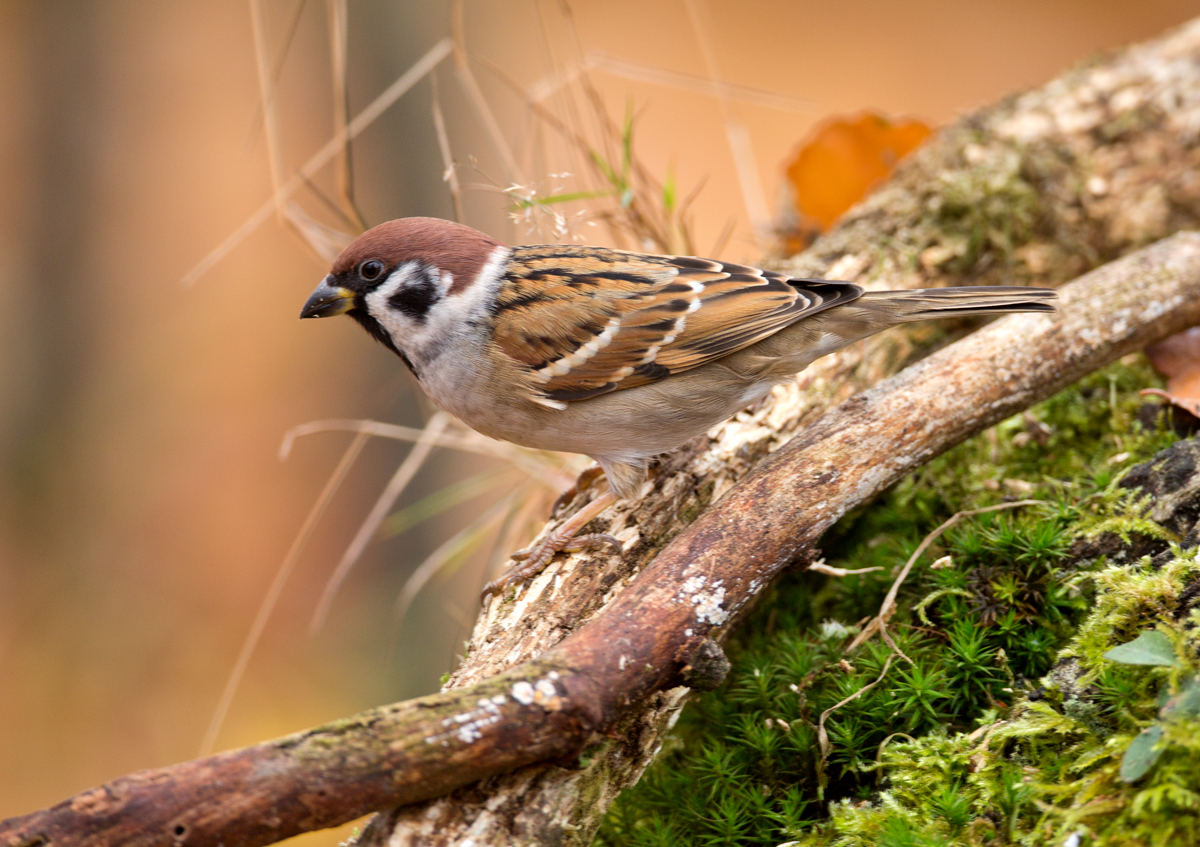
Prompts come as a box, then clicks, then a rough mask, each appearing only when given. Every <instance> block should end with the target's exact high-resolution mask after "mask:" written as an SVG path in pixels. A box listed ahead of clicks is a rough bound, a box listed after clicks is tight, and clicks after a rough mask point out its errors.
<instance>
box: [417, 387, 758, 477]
mask: <svg viewBox="0 0 1200 847" xmlns="http://www.w3.org/2000/svg"><path fill="white" fill-rule="evenodd" d="M770 388H771V383H769V382H766V381H761V380H755V381H743V380H741V379H740V378H738V377H737V376H736V375H734V374H732V373H731V372H729V371H728V369H725V368H721V367H720V366H708V367H704V368H698V369H696V371H692V372H688V373H684V374H677V375H675V376H673V377H671V378H670V379H669V380H665V381H661V382H657V383H651V384H649V385H643V386H638V387H637V388H628V389H624V390H622V391H614V392H611V393H609V394H604V395H601V396H599V397H594V398H592V399H590V400H582V401H576V402H572V403H568V404H567V408H566V409H562V410H557V409H548V408H545V407H543V406H541V405H538V404H536V403H533V402H531V401H529V400H526V399H524V398H521V397H517V396H509V397H504V398H496V397H494V396H492V397H491V398H490V399H488V400H487V401H485V402H472V399H471V398H472V397H476V398H478V397H479V396H480V395H478V394H472V393H468V394H467V395H464V394H463V393H461V392H459V393H456V394H455V396H454V398H453V400H452V402H449V403H446V402H440V401H439V405H441V406H442V407H443V408H445V409H446V410H447V411H449V412H450V413H451V414H454V415H456V416H457V417H458V418H460V419H461V420H462V421H463V422H464V423H466V424H468V425H469V426H471V427H472V428H473V429H476V430H478V431H479V432H482V433H483V434H484V435H487V436H490V437H492V438H497V439H500V440H503V441H510V442H513V443H515V444H521V445H523V446H526V447H533V448H537V449H542V450H557V451H562V452H567V453H584V454H586V455H588V456H592V457H593V458H597V459H599V458H604V459H609V460H613V461H618V462H635V461H637V460H640V459H644V458H647V457H649V456H654V455H657V454H659V453H666V452H668V451H670V450H674V449H675V448H676V447H678V446H680V445H681V444H683V443H684V442H686V441H688V440H690V439H692V438H694V437H696V436H697V435H700V434H702V433H704V432H707V431H708V430H709V429H711V428H712V427H713V426H715V425H716V424H719V423H721V422H722V421H724V420H726V419H727V418H729V417H731V416H733V415H734V414H736V413H737V412H738V411H740V410H741V409H743V408H745V407H746V406H748V405H749V404H751V403H753V402H755V401H757V400H758V399H760V398H761V397H762V396H764V395H765V394H766V393H767V392H768V391H769V390H770ZM436 399H439V398H436V397H435V400H436ZM485 407H486V408H485Z"/></svg>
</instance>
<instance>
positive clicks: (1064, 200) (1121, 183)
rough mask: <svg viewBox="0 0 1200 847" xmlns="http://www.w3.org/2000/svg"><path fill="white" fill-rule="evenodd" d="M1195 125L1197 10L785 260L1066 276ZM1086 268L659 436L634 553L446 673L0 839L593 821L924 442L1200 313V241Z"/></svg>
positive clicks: (1165, 172)
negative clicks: (713, 425)
mask: <svg viewBox="0 0 1200 847" xmlns="http://www.w3.org/2000/svg"><path fill="white" fill-rule="evenodd" d="M1198 136H1200V23H1193V24H1190V25H1188V26H1186V27H1184V28H1182V29H1180V30H1178V31H1176V32H1174V33H1172V34H1170V35H1168V36H1166V37H1164V38H1163V39H1160V40H1158V41H1156V42H1152V43H1150V44H1147V45H1143V46H1140V47H1136V48H1132V49H1131V50H1129V51H1126V52H1124V53H1121V54H1118V55H1116V56H1113V57H1111V58H1109V59H1106V60H1103V61H1099V62H1096V63H1094V64H1092V65H1090V66H1089V67H1086V68H1083V69H1080V70H1077V71H1074V72H1072V73H1070V74H1068V75H1067V76H1065V77H1063V78H1062V79H1060V80H1058V81H1056V82H1054V83H1052V84H1050V85H1049V86H1046V87H1045V88H1043V89H1040V90H1038V91H1034V92H1030V93H1028V94H1025V95H1022V96H1020V97H1015V98H1011V99H1009V100H1007V101H1005V102H1004V103H1002V104H1000V105H999V106H997V107H994V108H993V109H989V110H985V111H984V112H981V113H978V114H976V115H973V116H970V117H968V118H966V119H964V120H963V121H962V122H960V123H959V124H957V125H956V126H954V127H952V128H950V129H948V130H946V131H944V132H943V133H942V134H941V135H940V136H939V138H938V139H937V140H936V141H935V142H934V143H933V144H931V145H930V146H929V147H927V148H926V149H925V150H924V151H922V152H921V153H919V154H918V155H917V156H916V157H915V158H914V159H913V160H912V161H911V162H910V163H908V164H907V165H906V166H905V167H904V168H902V169H901V171H900V172H899V173H898V174H897V176H896V178H895V179H894V180H893V181H892V183H890V184H889V185H888V186H886V187H884V188H883V189H882V190H881V191H879V192H877V193H876V194H875V195H874V196H873V197H872V198H870V199H869V200H868V201H866V202H865V203H864V204H863V205H862V206H860V207H859V208H858V210H857V211H855V212H854V213H853V214H851V215H850V216H849V217H848V218H847V220H846V221H845V222H844V223H843V225H842V226H840V227H839V228H838V229H837V230H836V231H835V232H834V233H832V234H831V235H830V236H828V237H826V238H824V239H822V241H820V242H818V243H817V244H816V245H814V247H813V248H812V249H811V250H809V251H807V252H806V253H805V254H803V255H801V256H800V257H797V258H796V259H795V260H793V261H791V262H790V263H788V265H787V268H788V269H789V270H791V271H794V272H796V273H798V274H802V275H806V276H827V277H833V278H841V279H852V280H855V281H859V282H862V283H864V284H866V285H868V287H871V288H902V287H922V286H931V285H944V284H958V283H968V282H969V283H991V282H1024V281H1039V282H1043V283H1046V284H1052V283H1058V282H1061V281H1063V280H1065V279H1067V278H1070V277H1073V276H1074V275H1075V274H1076V273H1078V272H1079V271H1081V270H1084V269H1086V268H1088V267H1093V266H1095V265H1097V264H1099V263H1101V262H1104V261H1107V260H1109V259H1111V258H1113V257H1115V256H1118V255H1121V254H1123V253H1126V252H1129V251H1130V250H1132V249H1134V248H1137V247H1139V246H1141V245H1143V244H1144V243H1146V242H1148V241H1152V240H1155V239H1157V238H1159V237H1161V236H1164V235H1167V234H1168V233H1170V232H1172V231H1174V230H1176V229H1180V228H1185V227H1194V226H1196V224H1197V220H1198V219H1200V177H1198V176H1197V174H1198V171H1197V168H1196V166H1197V164H1198V162H1197V159H1198V158H1200V143H1198ZM1072 289H1074V291H1075V292H1076V293H1072V294H1070V295H1069V296H1067V297H1066V299H1065V300H1064V304H1063V305H1064V309H1063V314H1062V315H1061V316H1058V317H1046V316H1042V315H1024V316H1013V317H1010V318H1006V319H1004V320H1002V321H1000V322H997V323H996V324H995V325H993V326H991V327H989V328H988V329H986V330H984V331H983V332H981V333H979V334H977V335H976V336H972V337H971V338H970V339H968V340H967V341H965V342H962V343H960V344H959V345H955V346H954V347H952V348H948V349H946V350H943V351H942V352H940V353H938V354H936V355H935V356H934V357H931V358H930V359H927V360H925V361H924V362H922V363H920V364H919V365H918V366H916V367H914V368H912V369H910V370H909V371H907V372H905V374H903V375H901V376H900V377H897V378H896V379H895V380H893V381H891V382H889V383H887V384H885V385H881V386H879V387H877V388H876V389H873V390H871V391H870V392H868V393H866V394H863V395H860V396H858V397H855V398H853V399H852V400H850V401H849V402H848V403H845V404H843V405H842V406H840V407H839V408H837V409H835V410H834V411H832V412H831V413H830V414H828V415H826V416H825V417H823V418H821V419H820V420H816V419H817V418H818V417H819V416H820V415H821V414H822V413H823V412H825V411H826V410H828V409H830V408H831V407H833V406H834V404H835V403H837V402H839V401H841V400H843V399H844V398H846V397H848V396H849V395H851V394H853V393H854V392H856V391H859V390H861V389H862V388H864V387H866V386H868V385H871V384H873V383H875V382H876V381H878V379H879V378H880V377H882V376H885V375H887V374H888V373H889V372H890V371H892V370H894V369H896V368H898V366H899V364H900V362H901V360H902V359H904V358H906V357H908V355H909V354H910V353H911V351H912V349H913V345H914V343H915V342H914V341H913V340H912V336H911V335H910V336H903V335H900V334H898V333H893V334H891V335H889V336H886V337H885V338H883V339H879V340H876V341H875V342H873V343H869V344H866V345H860V346H858V347H856V348H854V349H852V350H847V351H844V352H843V353H841V354H839V355H837V356H834V357H829V358H828V359H826V360H822V361H821V362H819V363H818V364H817V365H815V366H813V367H812V368H810V370H809V372H807V373H806V374H805V375H803V376H802V377H801V378H800V379H798V380H796V381H794V382H790V383H788V384H787V385H784V386H781V387H779V388H778V389H776V390H775V391H774V392H773V394H772V397H771V399H770V400H769V401H768V402H766V403H763V404H761V405H760V406H758V407H757V408H755V409H753V410H750V411H748V412H745V413H742V414H740V415H738V416H737V417H736V418H735V419H733V420H732V421H730V422H728V423H726V424H724V425H722V426H721V427H718V428H717V429H716V430H714V431H713V432H712V433H711V434H710V435H709V436H707V437H705V438H701V439H697V440H696V441H695V442H693V443H691V444H689V445H687V447H685V448H684V449H682V450H680V451H678V452H677V453H675V454H673V455H672V456H670V457H668V458H667V459H666V460H665V461H664V462H663V464H662V465H661V467H660V468H659V471H658V473H657V475H656V477H655V479H654V481H653V483H652V485H651V486H650V487H651V489H652V490H650V491H648V492H647V493H646V495H645V496H644V497H643V498H641V499H640V500H639V501H638V502H637V503H636V504H632V505H630V504H618V506H615V507H614V508H612V509H610V510H609V511H608V512H606V513H605V514H604V515H603V516H602V518H601V520H600V521H598V523H601V524H607V527H606V529H607V531H608V532H610V533H612V534H614V535H616V536H617V537H618V538H621V539H622V541H624V543H625V546H626V555H625V556H623V557H603V556H591V557H589V556H575V557H571V558H568V559H565V560H563V561H556V562H555V563H553V564H552V565H551V567H550V568H548V569H547V571H546V572H545V573H544V574H542V575H540V576H539V577H537V578H536V579H534V580H532V581H531V582H530V584H529V585H527V586H525V587H524V588H522V589H521V590H520V591H519V592H518V593H517V594H516V596H512V595H511V594H509V595H506V596H504V597H501V598H494V599H493V600H491V601H490V603H489V604H488V606H487V607H486V608H485V609H484V611H483V613H482V614H481V616H480V619H479V621H478V622H477V625H476V628H475V632H474V634H473V636H472V641H471V646H470V652H469V655H468V658H467V659H466V660H465V661H464V663H463V665H462V666H461V667H460V668H459V669H458V670H457V671H456V672H455V674H454V675H453V677H452V679H451V680H450V682H449V683H448V686H447V690H446V691H445V692H444V693H442V694H439V695H433V696H431V697H425V698H420V699H418V700H414V701H409V702H408V703H404V704H397V705H394V706H388V707H383V708H381V709H376V710H371V711H370V712H367V713H364V714H363V715H359V716H356V717H354V718H350V719H347V720H346V721H341V722H337V723H335V724H331V725H328V726H325V727H319V728H316V729H314V730H310V731H308V732H305V733H299V734H297V735H295V736H290V737H288V738H286V739H280V740H277V741H274V742H269V743H266V744H262V745H258V746H256V747H252V748H247V749H246V750H242V751H235V752H231V753H225V754H221V755H219V756H215V757H209V758H207V759H203V760H198V761H196V762H189V763H184V764H182V765H177V766H173V767H171V768H162V769H158V770H154V771H145V772H142V773H140V774H135V775H131V776H129V777H124V778H122V779H120V780H116V781H114V782H113V783H110V784H109V785H106V786H102V787H100V788H97V789H93V790H92V791H89V792H85V793H84V794H81V795H78V796H77V797H75V798H72V799H71V800H68V801H65V802H64V803H62V804H59V805H58V806H56V807H53V808H52V809H48V810H44V811H42V812H36V813H34V814H32V815H27V816H24V817H22V818H14V819H11V820H9V821H6V822H3V823H0V844H4V845H45V844H76V843H78V844H111V843H116V842H118V841H120V842H121V843H127V844H169V843H171V844H203V843H210V844H216V843H224V844H227V845H234V844H265V843H269V842H271V841H275V840H279V839H281V838H284V837H287V836H289V835H292V834H295V833H297V832H301V831H305V830H308V829H314V828H318V827H322V826H331V825H334V824H336V823H339V822H342V821H344V820H348V819H351V818H353V817H356V816H357V815H359V814H362V813H364V812H366V811H370V810H371V809H378V808H381V807H382V806H385V805H388V804H398V803H411V802H413V801H416V800H421V799H426V798H431V797H435V796H438V795H439V794H443V793H445V792H446V791H448V790H450V789H452V788H454V787H455V786H465V787H461V788H459V790H458V791H456V792H455V793H454V794H452V795H450V796H449V797H446V798H443V799H440V800H435V801H432V802H429V803H425V804H423V805H419V806H408V807H406V808H404V809H401V810H398V811H393V812H390V813H387V814H385V815H380V816H378V817H377V818H376V819H375V820H374V822H373V823H372V824H371V825H370V827H369V828H368V830H367V831H366V832H365V833H364V834H363V837H362V838H361V843H365V844H376V843H382V842H384V841H388V842H389V843H391V844H396V845H401V844H463V845H465V844H467V843H472V844H474V845H476V847H479V845H484V844H496V845H500V844H504V845H508V844H523V843H557V844H585V843H587V842H588V841H589V840H590V838H591V836H592V834H593V833H594V832H595V829H596V827H597V826H598V824H599V821H600V819H601V817H602V815H603V813H604V811H605V810H606V809H607V807H608V805H609V803H610V802H611V800H612V798H613V797H615V796H616V794H617V793H619V791H620V790H621V789H622V788H623V787H625V786H626V785H628V784H630V783H631V782H632V781H634V780H636V778H637V777H638V776H639V775H640V773H641V772H642V770H643V769H644V767H645V766H646V764H648V762H649V761H650V759H651V757H652V756H653V753H654V752H655V750H656V749H657V748H658V746H659V744H660V740H661V736H662V733H663V732H664V731H665V729H666V728H667V726H668V725H669V723H670V722H671V720H672V719H673V717H674V715H675V714H677V710H678V708H679V707H680V705H681V704H682V700H683V697H684V696H685V694H686V691H687V689H686V688H685V687H684V684H686V685H691V686H693V687H703V686H705V685H711V684H713V683H715V682H716V681H718V679H719V677H720V675H721V664H720V661H719V660H720V655H719V651H716V650H714V648H713V644H714V641H713V640H712V639H716V640H718V641H719V640H720V638H721V637H722V636H723V635H724V634H725V633H726V632H728V629H729V627H730V626H731V625H732V623H733V621H734V620H735V618H736V614H737V612H738V611H739V610H741V609H743V608H744V606H745V604H746V603H748V602H750V601H751V599H752V598H753V597H755V596H756V595H757V594H758V593H760V592H761V591H762V590H763V589H764V587H765V586H766V585H767V584H768V583H769V581H770V579H771V578H772V577H773V576H774V575H775V574H777V573H778V572H779V571H780V570H781V569H782V568H783V567H785V566H787V565H788V564H789V563H792V562H793V561H795V560H797V559H804V558H806V557H808V556H811V555H812V544H814V543H815V542H816V541H817V539H818V538H819V536H820V534H821V532H823V531H824V530H825V529H826V528H827V527H828V526H829V525H830V524H831V523H832V522H833V521H834V520H836V518H837V517H838V516H839V515H840V514H842V513H843V512H844V511H845V510H846V509H848V508H851V507H852V506H853V505H856V504H857V503H860V502H862V501H863V500H864V499H865V498H867V497H870V496H872V495H873V494H874V493H876V492H877V491H879V490H880V489H881V488H882V487H884V486H886V485H888V484H890V483H891V482H894V481H895V480H896V479H898V478H900V477H901V476H902V475H903V474H905V473H907V472H908V471H909V470H911V469H912V468H914V467H917V466H918V465H919V463H920V462H923V461H925V460H927V459H928V458H929V456H931V455H933V454H934V453H935V452H937V451H939V450H941V449H945V448H946V447H948V446H950V445H951V444H953V443H957V441H960V440H962V439H963V438H966V437H968V436H969V435H970V434H971V433H972V432H975V431H978V430H979V429H980V428H982V427H985V426H987V425H989V424H990V423H993V422H995V421H997V420H1000V419H1001V418H1003V417H1004V416H1006V415H1008V414H1011V413H1012V412H1014V411H1017V410H1019V409H1020V408H1023V407H1024V405H1027V404H1028V403H1032V402H1034V401H1036V400H1037V399H1040V398H1041V397H1043V396H1046V395H1047V394H1048V393H1050V392H1052V391H1054V390H1057V389H1058V388H1060V387H1062V386H1063V385H1065V384H1067V382H1069V381H1070V380H1072V379H1075V378H1078V376H1081V375H1083V374H1084V373H1086V372H1088V371H1089V370H1091V369H1094V368H1095V367H1099V366H1101V365H1102V364H1104V363H1106V362H1107V361H1111V359H1112V358H1114V357H1116V356H1118V355H1121V354H1122V353H1124V352H1127V351H1128V350H1131V349H1136V348H1137V346H1139V345H1142V344H1145V343H1148V342H1150V341H1152V340H1155V339H1156V338H1160V337H1163V336H1164V335H1165V334H1167V333H1169V332H1173V331H1176V330H1178V329H1180V328H1182V327H1184V326H1187V325H1189V324H1191V323H1194V322H1196V321H1197V320H1200V242H1198V237H1197V236H1179V237H1177V238H1175V239H1172V240H1170V241H1168V242H1165V243H1164V244H1161V245H1157V246H1156V247H1154V248H1151V249H1150V250H1148V251H1146V252H1145V253H1143V254H1139V255H1138V256H1136V257H1130V258H1129V259H1127V260H1124V261H1121V262H1118V263H1116V264H1115V265H1112V266H1109V267H1107V268H1105V269H1103V270H1101V271H1098V272H1097V273H1095V274H1093V275H1090V276H1088V277H1087V278H1085V279H1084V280H1080V282H1079V284H1078V285H1077V286H1072ZM925 332H926V333H927V335H926V341H928V330H926V331H925ZM918 340H919V339H918ZM814 421H816V422H815V423H814ZM797 431H800V435H799V437H798V438H797V439H795V440H794V441H793V443H792V444H790V445H788V447H787V448H786V449H780V448H781V447H783V445H784V444H785V443H787V442H788V441H789V439H791V438H792V436H793V435H794V434H795V433H796V432H797ZM764 457H765V458H764ZM760 460H761V461H760ZM735 484H736V485H737V486H738V487H737V488H736V489H734V486H735ZM731 489H733V490H731ZM726 494H728V496H724V495H726ZM722 497H723V498H724V499H722V501H721V502H720V503H719V504H718V505H717V506H715V507H713V508H711V509H708V507H709V505H710V504H712V503H714V502H715V501H717V500H718V499H719V498H722ZM577 507H578V503H573V504H570V505H569V506H568V508H569V509H572V510H573V509H574V508H577ZM706 509H708V511H705V510H706ZM702 512H703V513H704V514H703V515H702V516H701V517H699V518H697V516H698V515H701V513H702ZM693 522H694V525H692V524H693ZM689 525H690V526H689ZM676 536H678V537H676ZM672 539H674V541H672ZM668 543H670V547H669V548H668V549H665V550H664V549H663V548H664V547H667V545H668ZM660 550H661V551H662V553H661V554H660V553H659V551H660ZM618 558H619V560H618ZM652 560H653V564H650V563H651V561H652ZM501 673H503V675H502V676H497V674H501ZM581 752H582V753H583V755H582V756H580V755H579V753H581ZM535 763H536V764H535ZM513 768H520V769H519V770H515V771H512V772H510V773H504V774H503V775H495V774H500V773H501V772H502V771H511V770H512V769H513ZM489 774H491V775H492V776H490V777H489ZM483 777H487V778H485V779H483V781H481V782H480V781H477V780H480V779H481V778H483ZM468 782H472V783H473V784H471V785H466V783H468Z"/></svg>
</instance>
